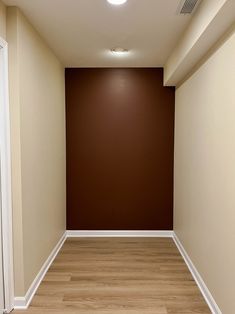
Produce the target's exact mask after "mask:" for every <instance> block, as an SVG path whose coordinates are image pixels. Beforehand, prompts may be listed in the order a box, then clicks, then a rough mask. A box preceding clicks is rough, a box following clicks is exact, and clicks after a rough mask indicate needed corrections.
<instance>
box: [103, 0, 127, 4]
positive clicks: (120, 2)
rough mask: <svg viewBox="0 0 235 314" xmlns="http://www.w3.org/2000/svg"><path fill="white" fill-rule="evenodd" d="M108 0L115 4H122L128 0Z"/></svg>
mask: <svg viewBox="0 0 235 314" xmlns="http://www.w3.org/2000/svg"><path fill="white" fill-rule="evenodd" d="M107 1H108V2H109V3H110V4H113V5H121V4H124V3H125V2H127V0H107Z"/></svg>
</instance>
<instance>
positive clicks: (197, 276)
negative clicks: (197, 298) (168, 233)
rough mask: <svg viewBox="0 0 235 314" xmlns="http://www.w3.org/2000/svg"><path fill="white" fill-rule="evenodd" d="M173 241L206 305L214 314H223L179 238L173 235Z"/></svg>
mask: <svg viewBox="0 0 235 314" xmlns="http://www.w3.org/2000/svg"><path fill="white" fill-rule="evenodd" d="M173 240H174V242H175V244H176V246H177V248H178V250H179V251H180V254H181V255H182V257H183V259H184V261H185V263H186V265H187V266H188V269H189V270H190V272H191V274H192V276H193V278H194V280H195V281H196V284H197V286H198V288H199V289H200V291H201V293H202V295H203V297H204V299H205V301H206V303H207V304H208V306H209V308H210V310H211V312H212V314H222V312H221V310H220V309H219V307H218V305H217V303H216V302H215V299H214V298H213V296H212V295H211V293H210V291H209V289H208V288H207V286H206V284H205V282H204V281H203V279H202V277H201V275H200V274H199V272H198V270H197V269H196V267H195V266H194V264H193V262H192V260H191V259H190V257H189V255H188V254H187V252H186V250H185V249H184V247H183V245H182V243H181V242H180V240H179V238H178V237H177V235H176V234H175V232H174V233H173Z"/></svg>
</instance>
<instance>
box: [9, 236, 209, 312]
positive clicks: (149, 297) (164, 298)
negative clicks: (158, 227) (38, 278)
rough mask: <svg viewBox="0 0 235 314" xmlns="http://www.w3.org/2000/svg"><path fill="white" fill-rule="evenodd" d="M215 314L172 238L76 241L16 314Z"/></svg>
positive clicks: (68, 244) (68, 243)
mask: <svg viewBox="0 0 235 314" xmlns="http://www.w3.org/2000/svg"><path fill="white" fill-rule="evenodd" d="M17 313H20V314H34V313H35V314H36V313H37V314H39V313H41V314H62V313H63V314H66V313H68V314H75V313H76V314H107V313H110V314H137V313H138V314H192V313H197V314H198V313H203V314H206V313H211V312H210V310H209V308H208V306H207V305H206V303H205V301H204V299H203V297H202V295H201V293H200V291H199V289H198V287H197V286H196V283H195V282H194V280H193V278H192V276H191V274H190V272H189V270H188V268H187V266H186V265H185V263H184V261H183V259H182V257H181V255H180V253H179V252H178V250H177V248H176V246H175V244H174V242H173V240H172V239H170V238H79V239H78V238H74V239H73V238H71V239H67V240H66V242H65V244H64V245H63V247H62V249H61V251H60V253H59V254H58V256H57V257H56V259H55V261H54V262H53V264H52V266H51V267H50V269H49V271H48V273H47V274H46V276H45V278H44V280H43V282H42V283H41V285H40V287H39V289H38V291H37V293H36V295H35V296H34V298H33V300H32V303H31V306H30V307H29V309H28V310H26V311H14V314H17Z"/></svg>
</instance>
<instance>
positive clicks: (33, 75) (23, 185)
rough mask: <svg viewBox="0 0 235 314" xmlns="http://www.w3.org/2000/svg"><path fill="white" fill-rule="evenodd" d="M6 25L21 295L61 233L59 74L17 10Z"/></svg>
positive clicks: (62, 141) (10, 11)
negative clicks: (14, 153)
mask: <svg viewBox="0 0 235 314" xmlns="http://www.w3.org/2000/svg"><path fill="white" fill-rule="evenodd" d="M7 23H8V32H7V33H8V41H9V52H10V54H9V58H10V106H11V124H12V125H11V129H12V150H13V151H14V150H15V152H16V154H17V158H15V159H14V156H13V161H12V162H13V219H14V260H15V273H16V272H19V271H21V273H22V274H23V276H21V278H20V277H19V276H18V275H17V276H16V278H15V280H16V282H15V289H16V293H15V294H16V295H17V296H23V295H24V294H25V293H26V292H27V290H28V288H29V286H30V284H31V283H32V281H33V279H34V278H35V276H36V275H37V273H38V271H39V270H40V268H41V267H42V265H43V263H44V262H45V260H46V259H47V257H48V256H49V254H50V253H51V251H52V249H53V248H54V246H55V245H56V243H57V242H58V240H59V239H60V237H61V236H62V234H63V233H64V231H65V182H66V180H65V97H64V69H63V66H62V65H61V63H60V62H59V60H58V59H57V58H56V57H55V55H54V54H53V53H52V51H51V50H50V49H49V48H48V47H47V45H46V44H45V43H44V41H43V40H42V38H41V37H40V36H39V34H38V33H37V32H36V31H35V30H34V29H33V27H32V26H31V25H30V24H29V22H28V21H27V20H26V19H25V17H24V16H23V15H22V14H21V13H20V11H19V10H18V9H17V8H14V7H11V8H8V22H7ZM15 174H18V176H16V177H14V175H15ZM14 183H15V184H14ZM14 205H15V206H14ZM17 226H18V227H17ZM19 226H21V227H19ZM22 252H23V256H22V257H20V256H19V255H20V254H22ZM20 260H22V263H19V261H20ZM19 267H21V270H20V269H19ZM22 268H23V269H22ZM22 277H23V278H22ZM22 280H23V281H24V282H23V283H22Z"/></svg>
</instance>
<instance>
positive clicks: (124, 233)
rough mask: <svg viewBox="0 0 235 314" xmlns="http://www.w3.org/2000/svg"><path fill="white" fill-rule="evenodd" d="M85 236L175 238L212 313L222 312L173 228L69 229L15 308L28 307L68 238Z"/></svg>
mask: <svg viewBox="0 0 235 314" xmlns="http://www.w3.org/2000/svg"><path fill="white" fill-rule="evenodd" d="M84 237H160V238H161V237H162V238H164V237H165V238H166V237H167V238H173V240H174V242H175V245H176V246H177V248H178V250H179V252H180V254H181V255H182V257H183V259H184V261H185V263H186V265H187V266H188V269H189V271H190V272H191V274H192V276H193V278H194V280H195V282H196V284H197V286H198V288H199V289H200V291H201V293H202V295H203V297H204V299H205V301H206V302H207V304H208V306H209V308H210V310H211V312H212V314H222V312H221V310H220V309H219V307H218V305H217V303H216V302H215V300H214V298H213V296H212V295H211V293H210V291H209V289H208V288H207V286H206V284H205V282H204V281H203V279H202V277H201V275H200V274H199V272H198V270H197V269H196V267H195V266H194V264H193V262H192V261H191V259H190V257H189V256H188V254H187V252H186V250H185V249H184V247H183V245H182V244H181V242H180V240H179V238H178V237H177V235H176V234H175V232H174V231H172V230H144V231H142V230H136V231H135V230H67V231H65V233H64V234H63V236H62V237H61V239H60V240H59V242H58V243H57V245H56V246H55V248H54V249H53V251H52V252H51V254H50V256H49V257H48V259H47V260H46V262H45V263H44V265H43V266H42V268H41V270H40V271H39V273H38V275H37V276H36V278H35V279H34V281H33V283H32V284H31V286H30V288H29V290H28V291H27V293H26V295H25V296H24V297H15V298H14V308H15V309H21V310H23V309H27V308H28V306H29V304H30V302H31V300H32V298H33V296H34V294H35V292H36V290H37V289H38V287H39V285H40V283H41V281H42V280H43V278H44V276H45V274H46V272H47V271H48V269H49V267H50V265H51V264H52V262H53V261H54V259H55V257H56V255H57V254H58V252H59V251H60V249H61V247H62V246H63V244H64V242H65V240H66V239H67V238H84Z"/></svg>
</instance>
